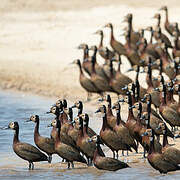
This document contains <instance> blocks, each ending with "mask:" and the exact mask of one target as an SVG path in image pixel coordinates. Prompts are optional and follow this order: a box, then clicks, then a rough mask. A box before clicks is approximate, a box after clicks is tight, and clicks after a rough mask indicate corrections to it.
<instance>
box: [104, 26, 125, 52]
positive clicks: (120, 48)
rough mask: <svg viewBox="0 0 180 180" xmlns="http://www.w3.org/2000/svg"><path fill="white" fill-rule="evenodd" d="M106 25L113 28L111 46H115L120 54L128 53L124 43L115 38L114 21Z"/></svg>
mask: <svg viewBox="0 0 180 180" xmlns="http://www.w3.org/2000/svg"><path fill="white" fill-rule="evenodd" d="M104 27H107V28H110V29H111V37H110V38H111V39H110V44H111V47H112V48H113V50H114V51H115V52H116V53H118V54H120V55H126V50H125V48H124V45H123V44H122V43H120V42H118V41H117V40H116V39H115V38H114V32H113V25H112V23H107V24H106V25H105V26H104Z"/></svg>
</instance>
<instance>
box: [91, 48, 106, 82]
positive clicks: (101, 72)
mask: <svg viewBox="0 0 180 180" xmlns="http://www.w3.org/2000/svg"><path fill="white" fill-rule="evenodd" d="M89 50H91V51H93V55H92V57H91V62H92V63H91V64H92V73H93V65H94V68H95V72H96V74H97V75H98V76H100V77H102V78H103V79H104V81H107V82H108V80H109V77H108V75H107V74H106V72H105V71H104V68H103V66H100V65H99V64H98V63H97V58H96V55H97V46H95V45H94V46H91V47H90V48H89ZM92 73H91V75H92Z"/></svg>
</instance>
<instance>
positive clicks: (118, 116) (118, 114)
mask: <svg viewBox="0 0 180 180" xmlns="http://www.w3.org/2000/svg"><path fill="white" fill-rule="evenodd" d="M116 117H117V119H116V124H117V125H119V124H120V122H121V114H120V109H117V110H116Z"/></svg>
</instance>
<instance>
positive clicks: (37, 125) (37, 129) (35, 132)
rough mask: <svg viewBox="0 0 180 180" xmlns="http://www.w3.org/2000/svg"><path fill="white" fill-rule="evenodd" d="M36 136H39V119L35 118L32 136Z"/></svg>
mask: <svg viewBox="0 0 180 180" xmlns="http://www.w3.org/2000/svg"><path fill="white" fill-rule="evenodd" d="M37 136H39V120H37V122H36V126H35V129H34V138H36V137H37Z"/></svg>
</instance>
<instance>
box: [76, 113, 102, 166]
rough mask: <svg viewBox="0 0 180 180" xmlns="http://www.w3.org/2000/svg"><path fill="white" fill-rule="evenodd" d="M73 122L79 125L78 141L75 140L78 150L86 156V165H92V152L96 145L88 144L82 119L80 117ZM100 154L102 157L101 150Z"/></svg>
mask: <svg viewBox="0 0 180 180" xmlns="http://www.w3.org/2000/svg"><path fill="white" fill-rule="evenodd" d="M75 121H76V122H78V124H79V133H78V139H77V145H78V147H79V148H80V150H81V151H82V152H83V154H84V155H85V156H86V158H87V160H88V165H92V160H93V156H94V151H95V149H96V144H95V143H91V144H89V143H88V140H89V139H90V137H89V136H88V134H87V132H86V127H83V119H82V117H81V116H79V117H76V118H75ZM101 154H102V155H103V156H105V155H104V153H103V151H102V150H101Z"/></svg>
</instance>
